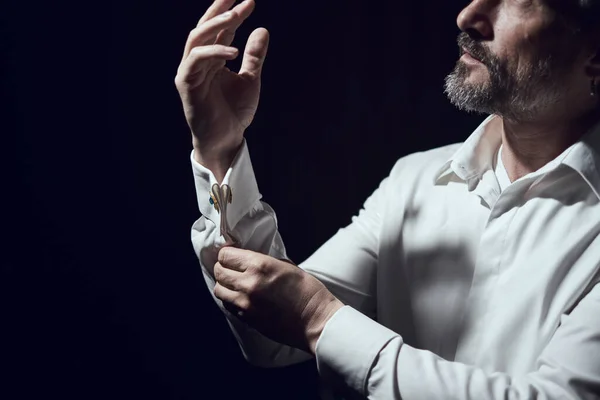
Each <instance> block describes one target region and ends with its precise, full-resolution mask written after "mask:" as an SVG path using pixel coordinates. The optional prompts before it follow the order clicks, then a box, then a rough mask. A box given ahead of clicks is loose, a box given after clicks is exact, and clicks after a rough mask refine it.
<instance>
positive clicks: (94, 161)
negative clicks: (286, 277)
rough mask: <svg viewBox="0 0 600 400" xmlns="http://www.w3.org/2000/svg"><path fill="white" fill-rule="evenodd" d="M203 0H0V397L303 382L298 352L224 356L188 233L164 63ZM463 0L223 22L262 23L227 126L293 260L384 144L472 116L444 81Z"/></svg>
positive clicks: (230, 347)
mask: <svg viewBox="0 0 600 400" xmlns="http://www.w3.org/2000/svg"><path fill="white" fill-rule="evenodd" d="M208 5H209V1H208V0H197V1H183V0H179V1H174V0H170V1H166V0H161V1H158V0H157V1H153V2H145V1H122V2H112V3H104V2H79V3H75V2H64V1H56V2H39V3H19V2H17V1H12V0H7V1H4V2H2V5H1V8H0V24H1V25H0V29H1V31H0V34H1V35H2V36H1V42H0V46H1V51H2V64H1V66H0V68H1V72H2V76H3V79H2V92H1V95H2V122H1V125H0V129H1V131H0V132H1V142H2V145H1V149H0V151H1V159H2V164H3V165H2V171H3V174H2V191H1V198H2V223H1V226H2V249H1V250H2V252H1V255H0V260H1V268H2V270H1V271H2V275H1V276H0V278H1V281H0V296H1V297H0V300H1V303H0V304H1V306H0V310H1V312H2V315H1V321H0V329H1V331H2V332H3V334H2V336H3V337H4V338H3V339H1V342H0V343H1V344H0V350H1V352H2V354H0V360H2V361H0V363H1V364H0V366H1V368H2V371H0V390H1V391H2V393H3V394H2V395H1V397H2V398H4V399H29V398H37V397H39V396H46V397H48V396H50V395H51V396H53V397H54V396H56V398H62V399H65V398H77V399H92V398H103V399H116V398H119V399H120V398H127V399H199V398H206V399H213V398H214V399H234V398H240V397H244V398H260V399H283V398H285V399H314V398H316V397H317V396H316V393H317V374H316V370H315V366H314V363H312V362H309V363H305V364H302V365H298V366H294V367H290V368H285V369H279V370H265V369H259V368H254V367H251V366H249V365H248V364H247V363H246V362H245V361H244V360H243V358H242V356H241V352H240V351H239V348H238V347H237V344H236V342H235V339H234V338H233V336H232V335H231V333H230V331H229V330H228V326H227V325H226V323H225V320H224V318H223V316H222V315H221V314H220V311H219V310H218V309H217V307H216V306H215V305H214V303H213V302H212V299H211V298H210V294H209V293H208V290H207V289H206V287H205V284H204V281H203V279H202V275H201V272H200V269H199V266H198V263H197V259H196V257H195V255H194V252H193V249H192V246H191V242H190V227H191V224H192V223H193V222H194V220H195V219H197V218H198V217H199V212H198V209H197V204H196V197H195V193H194V187H193V180H192V174H191V167H190V164H189V155H190V151H191V141H190V135H189V132H188V129H187V125H186V123H185V120H184V117H183V113H182V111H181V104H180V101H179V98H178V94H177V91H176V89H175V86H174V83H173V80H174V77H175V73H176V70H177V65H178V63H179V61H180V58H181V52H182V49H183V46H184V43H185V40H186V38H187V34H188V32H189V30H191V29H192V28H193V27H194V26H195V24H196V22H197V20H198V18H199V17H200V16H201V15H202V14H203V12H204V10H205V9H206V8H207V7H208ZM462 6H464V5H463V4H462V3H460V2H448V1H436V2H416V1H412V2H407V1H377V2H375V1H366V0H362V1H356V0H345V1H326V2H323V1H321V2H307V1H299V0H287V1H273V0H270V1H267V0H259V1H258V5H257V9H256V12H255V14H254V15H253V16H252V17H251V18H250V19H249V20H248V22H247V23H246V24H245V25H244V27H243V28H242V29H240V32H239V35H238V38H237V39H236V40H237V45H238V46H242V45H243V44H244V42H245V39H246V38H247V35H248V34H249V33H250V31H251V30H252V29H254V28H256V27H258V26H265V27H267V28H268V29H269V30H270V31H271V35H272V38H271V47H270V53H269V57H268V60H267V64H266V66H265V70H264V85H263V92H262V100H261V105H260V109H259V112H258V115H257V117H256V120H255V122H254V124H253V125H252V127H251V128H250V129H249V131H248V132H247V136H246V137H247V139H248V143H249V147H250V151H251V155H252V159H253V164H254V169H255V172H256V175H257V178H258V181H259V185H260V189H261V192H262V194H263V196H264V197H263V198H264V200H265V201H267V202H268V203H270V204H271V205H272V206H273V207H274V208H275V209H276V210H277V211H278V218H279V225H280V231H281V233H282V236H283V238H284V240H285V242H286V244H287V248H288V252H289V254H290V256H291V258H292V259H294V260H296V261H297V262H300V261H302V260H303V259H305V258H306V257H308V256H309V255H310V254H311V252H313V251H314V250H316V248H317V247H318V246H319V245H320V244H322V243H323V242H324V241H326V240H327V239H328V238H329V237H331V236H332V235H333V234H334V233H335V232H336V231H337V229H338V228H340V227H342V226H344V225H347V224H348V223H349V221H350V218H351V216H352V215H353V214H354V213H356V212H357V210H358V209H359V208H360V206H361V204H362V202H363V201H364V200H365V199H366V198H367V196H368V195H369V194H370V193H371V192H372V191H373V190H374V189H375V188H376V187H377V185H378V184H379V182H380V181H381V179H383V178H384V177H385V176H386V175H387V174H388V172H389V170H390V169H391V167H392V166H393V164H394V162H395V161H396V160H397V159H398V158H399V157H401V156H403V155H406V154H409V153H412V152H415V151H420V150H426V149H430V148H433V147H437V146H441V145H445V144H449V143H454V142H458V141H462V140H464V139H465V138H466V137H467V136H468V135H469V134H470V132H471V131H472V130H473V129H474V128H475V126H476V125H477V124H478V123H479V122H480V121H481V119H482V117H478V116H470V115H466V114H464V113H461V112H459V111H457V110H455V109H454V108H453V107H452V106H451V105H450V104H449V102H448V101H447V99H446V97H445V95H444V94H443V79H444V77H445V75H446V74H447V73H448V72H449V71H450V70H451V69H452V67H453V66H454V63H455V62H456V59H457V55H458V49H457V46H456V41H455V40H456V36H457V34H458V29H457V27H456V25H455V19H456V15H457V14H458V12H459V11H460V9H461V7H462ZM331 196H333V197H335V198H336V199H337V201H336V202H335V204H334V205H333V206H329V205H328V201H327V198H328V197H331ZM4 393H5V394H4Z"/></svg>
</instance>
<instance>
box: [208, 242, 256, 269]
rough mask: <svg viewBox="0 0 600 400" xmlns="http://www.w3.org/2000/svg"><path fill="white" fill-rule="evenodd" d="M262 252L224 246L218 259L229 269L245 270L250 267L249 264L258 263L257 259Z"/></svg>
mask: <svg viewBox="0 0 600 400" xmlns="http://www.w3.org/2000/svg"><path fill="white" fill-rule="evenodd" d="M261 256H262V254H259V253H255V252H253V251H250V250H244V249H239V248H237V247H229V246H228V247H223V248H222V249H221V250H219V255H218V256H217V259H218V261H219V263H220V264H221V265H222V266H223V267H225V268H229V269H233V270H235V271H239V272H244V271H246V269H248V265H249V264H252V263H256V259H257V258H260V257H261Z"/></svg>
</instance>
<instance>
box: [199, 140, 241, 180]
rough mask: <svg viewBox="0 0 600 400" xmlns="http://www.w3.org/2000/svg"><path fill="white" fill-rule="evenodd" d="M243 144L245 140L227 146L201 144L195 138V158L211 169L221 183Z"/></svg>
mask: <svg viewBox="0 0 600 400" xmlns="http://www.w3.org/2000/svg"><path fill="white" fill-rule="evenodd" d="M242 145H243V141H242V142H240V143H239V144H236V145H235V146H229V147H227V148H217V147H208V146H201V145H200V144H199V143H198V142H197V140H196V139H195V138H194V140H193V146H194V160H195V161H196V162H197V163H198V164H200V165H202V166H203V167H205V168H207V169H209V170H210V171H211V172H212V173H213V175H214V176H215V178H216V179H217V181H218V182H219V184H220V183H221V182H222V181H223V179H224V178H225V175H226V174H227V170H228V169H229V168H230V167H231V164H232V163H233V161H234V159H235V157H236V155H237V153H238V152H239V150H240V148H241V147H242Z"/></svg>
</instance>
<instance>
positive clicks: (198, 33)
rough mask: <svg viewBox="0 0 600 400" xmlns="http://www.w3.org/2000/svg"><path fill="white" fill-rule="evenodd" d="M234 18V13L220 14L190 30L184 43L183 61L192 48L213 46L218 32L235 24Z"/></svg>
mask: <svg viewBox="0 0 600 400" xmlns="http://www.w3.org/2000/svg"><path fill="white" fill-rule="evenodd" d="M236 18H237V17H236V14H234V13H228V14H222V15H220V16H219V17H217V18H213V19H211V20H210V21H208V22H207V23H206V24H202V25H201V26H199V27H198V28H196V29H194V30H192V31H191V32H190V34H189V36H188V40H187V42H186V43H185V48H184V50H183V59H185V58H187V56H188V55H189V53H190V51H191V50H192V49H193V48H194V47H198V46H204V45H207V44H214V43H215V40H216V38H217V35H218V34H219V32H221V31H222V30H223V29H227V28H229V27H230V26H233V25H235V24H236V23H237V22H236Z"/></svg>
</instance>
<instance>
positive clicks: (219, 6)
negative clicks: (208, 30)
mask: <svg viewBox="0 0 600 400" xmlns="http://www.w3.org/2000/svg"><path fill="white" fill-rule="evenodd" d="M235 1H236V0H215V2H214V3H212V5H211V6H210V7H208V10H206V12H205V13H204V15H203V16H202V18H200V21H198V25H197V26H200V25H202V24H203V23H205V22H206V21H208V20H210V19H213V18H214V17H216V16H217V15H219V14H223V13H224V12H225V11H227V10H229V9H230V8H231V6H232V5H233V4H234V3H235Z"/></svg>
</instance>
